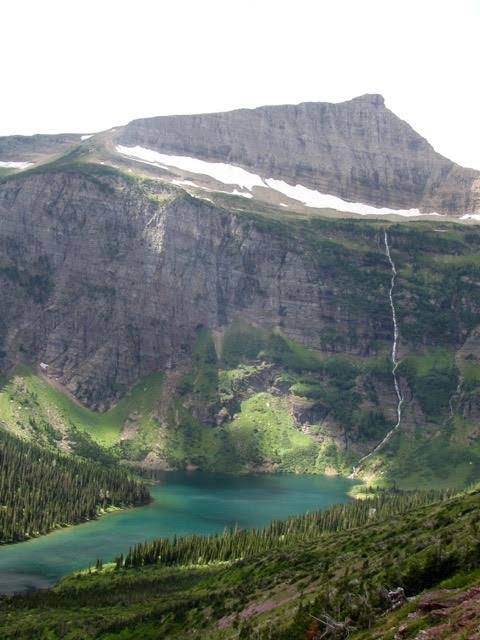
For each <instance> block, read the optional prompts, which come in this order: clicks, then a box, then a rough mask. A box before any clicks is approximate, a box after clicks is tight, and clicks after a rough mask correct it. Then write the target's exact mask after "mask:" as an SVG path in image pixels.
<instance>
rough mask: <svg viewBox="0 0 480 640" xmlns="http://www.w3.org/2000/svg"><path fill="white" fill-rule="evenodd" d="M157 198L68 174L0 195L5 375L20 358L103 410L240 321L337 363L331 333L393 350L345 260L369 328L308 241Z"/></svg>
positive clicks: (339, 275) (386, 323)
mask: <svg viewBox="0 0 480 640" xmlns="http://www.w3.org/2000/svg"><path fill="white" fill-rule="evenodd" d="M160 188H161V187H160ZM164 196H166V199H165V197H164ZM163 197H164V199H163V200H162V199H161V198H160V199H158V198H157V199H155V198H152V197H151V195H150V197H149V194H148V193H145V191H144V189H143V187H142V186H141V184H140V183H137V182H136V181H134V180H132V181H129V180H126V179H124V178H122V177H119V176H113V175H110V176H108V177H105V176H100V177H99V176H86V175H84V174H82V173H81V172H76V171H65V172H63V171H60V170H58V171H52V172H48V173H46V174H40V173H38V174H35V173H34V174H31V175H28V176H27V175H24V176H21V177H16V178H11V179H9V180H8V181H6V182H4V183H3V184H2V185H0V256H1V262H0V295H1V299H2V314H1V317H0V349H1V353H0V356H1V357H2V360H0V366H1V367H2V369H3V370H4V371H5V370H6V369H7V368H8V367H9V366H11V365H12V364H13V363H14V362H15V361H16V360H18V358H27V359H30V360H31V359H33V360H34V361H37V362H39V361H43V362H46V363H48V364H49V373H50V374H51V375H53V376H56V377H58V379H59V380H61V381H62V382H63V383H64V384H66V385H67V386H68V388H69V389H70V390H71V391H72V392H73V393H74V394H75V395H76V397H78V398H79V399H81V400H82V401H84V402H86V403H87V404H89V405H90V406H92V407H104V406H105V405H106V404H108V403H109V402H110V401H111V400H112V399H113V398H115V397H116V396H118V395H121V393H122V391H124V390H125V389H126V388H127V387H128V386H130V385H131V384H133V383H134V382H136V381H137V380H138V379H139V378H141V377H142V376H144V375H146V374H148V373H151V372H152V371H158V370H162V369H165V368H166V367H169V366H171V365H175V363H178V362H179V361H180V360H182V358H185V357H188V354H189V350H190V348H191V345H192V342H193V338H194V335H195V331H196V329H197V328H198V326H199V325H200V326H201V325H203V326H206V327H209V328H216V327H220V326H224V325H225V324H227V323H229V322H230V321H232V319H233V318H235V317H236V316H237V315H238V314H240V316H241V317H242V318H244V319H245V320H246V321H247V322H253V323H255V324H260V325H264V326H266V327H270V328H271V327H280V328H281V329H282V331H284V332H285V333H286V334H287V335H288V336H290V337H291V338H293V339H295V340H297V341H298V342H300V343H303V344H306V345H309V346H311V347H313V348H326V349H327V350H328V349H330V348H331V349H332V350H335V347H334V345H333V344H332V345H331V346H330V345H329V344H326V343H325V331H327V333H328V331H329V330H330V331H331V330H334V331H335V334H336V335H338V333H339V332H341V333H342V335H343V336H344V339H345V342H344V344H343V346H342V349H344V350H345V351H347V352H352V353H359V354H366V353H368V352H369V349H370V348H371V345H372V344H373V342H374V340H375V339H382V338H383V339H385V340H389V339H390V334H391V321H390V316H389V309H388V306H387V305H386V304H383V298H384V292H383V289H382V287H383V284H384V283H383V278H382V277H381V278H376V279H375V281H373V280H372V281H371V276H370V273H369V270H368V265H366V267H365V269H364V270H362V269H363V267H362V265H361V264H360V263H357V259H356V258H355V256H353V257H352V268H353V269H358V271H359V273H360V274H364V276H362V275H361V277H364V280H365V286H368V288H369V290H370V292H371V295H372V300H375V301H376V305H377V307H378V306H379V307H380V308H379V310H378V313H376V314H375V315H372V309H371V308H370V307H368V305H366V306H364V308H357V309H355V312H353V311H352V303H351V296H345V291H346V290H349V289H352V288H353V287H352V285H351V284H349V283H348V281H346V278H347V277H349V276H348V271H345V272H344V271H343V270H342V266H341V265H335V264H330V263H328V264H325V266H323V267H322V266H321V264H320V263H319V262H318V258H315V255H314V254H312V249H311V247H309V245H308V242H306V243H303V242H302V241H300V242H299V241H298V239H295V238H293V237H290V236H289V235H288V234H286V233H285V232H283V233H282V232H281V230H280V231H279V230H278V229H276V227H275V226H273V228H272V226H271V225H270V226H262V225H260V224H258V223H256V222H255V220H253V219H251V218H246V217H242V216H239V215H236V214H234V213H230V212H227V211H225V210H222V209H218V208H216V207H214V206H211V205H210V204H208V203H207V202H205V201H201V200H196V199H193V198H191V197H189V196H188V195H186V194H183V193H182V192H171V193H170V194H168V193H167V194H163ZM381 268H383V267H381ZM387 273H388V266H387V265H386V264H385V274H387ZM353 295H354V294H353ZM379 300H380V301H382V302H381V303H380V305H379V303H378V301H379Z"/></svg>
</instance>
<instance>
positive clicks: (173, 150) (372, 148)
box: [116, 95, 480, 215]
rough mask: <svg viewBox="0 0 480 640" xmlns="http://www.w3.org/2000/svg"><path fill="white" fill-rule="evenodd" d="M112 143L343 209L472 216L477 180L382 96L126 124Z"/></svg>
mask: <svg viewBox="0 0 480 640" xmlns="http://www.w3.org/2000/svg"><path fill="white" fill-rule="evenodd" d="M116 136H117V141H118V142H119V143H121V144H123V145H127V146H135V145H140V146H144V147H147V148H150V149H154V150H157V151H160V152H163V153H167V154H168V153H170V154H177V155H187V156H194V157H196V158H201V159H204V160H211V161H220V162H226V163H231V164H234V165H239V166H241V167H244V168H246V169H249V170H252V171H254V172H255V173H258V174H260V175H261V176H262V177H266V178H277V179H282V180H285V181H286V182H288V183H290V184H293V185H295V184H301V185H304V186H306V187H309V188H312V189H316V190H318V191H320V192H322V193H329V194H332V195H336V196H340V197H341V198H344V199H346V200H349V201H352V202H357V201H359V202H364V203H367V204H372V205H377V206H386V207H392V208H395V209H408V208H420V210H422V211H425V212H429V211H437V212H440V213H450V214H460V215H461V214H464V213H472V212H475V211H480V172H479V171H474V170H471V169H465V168H463V167H460V166H458V165H456V164H455V163H453V162H451V161H450V160H448V159H446V158H444V157H443V156H441V155H439V154H438V153H436V152H435V150H434V149H433V148H432V146H431V145H430V144H429V143H428V142H427V141H426V140H425V139H424V138H422V137H421V136H420V135H418V134H417V133H416V132H415V131H414V130H413V129H412V128H411V127H410V126H409V125H408V124H407V123H406V122H404V121H403V120H401V119H400V118H398V117H397V116H396V115H395V114H394V113H392V112H391V111H390V110H389V109H387V108H386V107H385V104H384V100H383V98H382V96H379V95H364V96H360V97H358V98H355V99H353V100H349V101H347V102H343V103H339V104H331V103H321V102H314V103H303V104H299V105H285V106H268V107H260V108H258V109H239V110H236V111H230V112H226V113H213V114H204V115H191V116H190V115H188V116H164V117H157V118H146V119H141V120H134V121H133V122H131V123H129V124H128V125H127V126H126V127H124V128H122V129H119V130H118V132H117V134H116Z"/></svg>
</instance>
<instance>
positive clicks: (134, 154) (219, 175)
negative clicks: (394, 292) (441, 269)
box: [116, 145, 480, 219]
mask: <svg viewBox="0 0 480 640" xmlns="http://www.w3.org/2000/svg"><path fill="white" fill-rule="evenodd" d="M116 150H117V151H118V153H121V154H122V155H125V156H128V157H129V158H133V159H135V160H138V161H140V162H145V163H147V164H152V165H154V166H157V167H160V168H161V169H166V170H168V167H175V168H176V169H181V170H183V171H187V172H189V173H196V174H201V175H205V176H209V177H211V178H214V179H215V180H217V181H218V182H222V183H223V184H225V185H235V186H237V187H240V188H242V189H246V190H247V191H251V190H252V189H253V188H254V187H263V188H270V189H273V190H274V191H277V192H279V193H282V194H284V195H286V196H288V197H289V198H292V200H297V201H298V202H301V203H303V204H304V205H305V206H307V207H315V208H317V209H335V210H336V211H343V212H345V213H357V214H359V215H362V216H366V215H387V214H388V215H397V216H403V217H408V218H413V217H418V216H440V214H439V213H436V212H434V213H420V211H419V210H418V209H390V208H388V207H374V206H371V205H368V204H363V203H361V202H347V201H346V200H343V199H342V198H339V197H337V196H332V195H329V194H326V193H320V192H319V191H316V190H315V189H309V188H308V187H304V186H303V185H301V184H297V185H295V186H293V185H290V184H288V183H287V182H284V181H283V180H276V179H274V178H266V179H263V178H261V177H260V176H259V175H257V174H255V173H251V172H250V171H246V170H245V169H242V168H241V167H237V166H234V165H231V164H226V163H224V162H207V161H205V160H199V159H198V158H192V157H190V156H174V155H168V154H165V153H159V152H158V151H154V150H153V149H147V148H145V147H141V146H138V145H137V146H135V147H126V146H123V145H118V146H117V147H116ZM187 182H188V181H184V182H183V184H187ZM176 184H180V182H177V183H176ZM192 186H196V187H197V188H202V187H200V186H199V185H195V184H192ZM203 188H204V189H205V187H203ZM207 190H208V189H207ZM218 193H230V194H231V195H237V196H243V197H244V198H252V197H253V196H252V194H251V193H245V192H244V191H243V192H242V191H238V190H237V189H234V191H233V192H228V191H219V192H218ZM280 206H282V207H288V205H286V204H285V203H283V202H282V203H280ZM479 219H480V218H479Z"/></svg>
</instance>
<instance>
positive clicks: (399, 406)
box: [350, 231, 403, 478]
mask: <svg viewBox="0 0 480 640" xmlns="http://www.w3.org/2000/svg"><path fill="white" fill-rule="evenodd" d="M385 254H386V256H387V258H388V261H389V262H390V268H391V271H392V278H391V280H390V289H389V291H388V299H389V302H390V309H391V310H392V322H393V343H392V352H391V362H392V376H393V385H394V387H395V394H396V396H397V421H396V423H395V426H394V427H393V428H392V429H390V431H389V432H388V433H387V435H386V436H385V437H384V438H383V440H381V441H380V442H379V443H378V444H377V445H376V446H375V447H374V448H373V449H372V450H371V451H370V452H369V453H367V454H366V455H365V456H363V458H360V460H359V461H358V464H357V466H356V467H354V468H353V472H352V474H351V475H350V478H354V477H355V476H356V474H357V471H358V470H359V468H360V467H361V465H362V463H363V462H365V460H367V459H368V458H370V456H372V455H373V454H375V453H377V451H378V450H379V449H381V448H382V447H383V445H384V444H386V443H387V442H388V441H389V440H390V438H391V436H392V434H393V433H394V432H395V431H396V430H397V429H398V427H399V426H400V424H401V422H402V404H403V396H402V392H401V390H400V385H399V383H398V377H397V367H398V365H399V362H398V360H397V347H398V336H399V331H398V322H397V313H396V311H395V304H394V302H393V291H394V289H395V280H396V278H397V270H396V269H395V263H394V261H393V260H392V256H391V255H390V246H389V244H388V235H387V232H386V231H385Z"/></svg>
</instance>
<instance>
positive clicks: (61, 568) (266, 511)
mask: <svg viewBox="0 0 480 640" xmlns="http://www.w3.org/2000/svg"><path fill="white" fill-rule="evenodd" d="M352 484H353V483H352V482H351V481H349V480H346V479H345V478H336V477H324V476H295V475H284V476H281V475H258V476H247V477H245V476H243V477H233V476H224V475H220V474H204V473H199V472H192V473H181V472H178V473H177V472H170V473H165V474H164V476H162V478H161V479H160V480H159V482H158V484H156V485H155V486H153V487H152V490H151V493H152V496H153V498H154V501H153V502H152V503H151V504H149V505H147V506H145V507H139V508H136V509H130V510H127V511H120V512H117V513H113V514H109V515H106V516H103V517H102V518H100V519H99V520H95V521H93V522H87V523H85V524H81V525H77V526H75V527H70V528H67V529H61V530H59V531H54V532H53V533H50V534H48V535H47V536H43V537H41V538H37V539H35V540H29V541H28V542H22V543H19V544H14V545H6V546H0V593H8V592H13V591H26V590H30V589H36V588H42V587H47V586H50V585H52V584H53V583H54V582H56V581H57V580H58V579H59V578H60V577H61V576H63V575H65V574H67V573H69V572H71V571H75V570H77V569H81V568H84V567H87V566H90V565H91V564H93V563H95V560H96V559H97V558H102V559H103V561H104V562H106V561H109V560H112V559H113V558H114V557H115V556H116V555H119V554H120V553H122V552H123V553H125V552H126V551H128V548H129V547H130V546H132V545H133V544H135V543H136V542H142V541H144V540H149V539H152V538H158V537H167V536H173V534H177V535H182V534H189V533H199V534H206V533H215V532H217V531H222V530H223V529H224V528H225V527H226V526H234V525H236V524H238V526H239V527H259V526H263V525H267V524H268V523H269V522H270V521H271V520H275V519H279V518H286V517H287V516H289V515H293V514H299V513H305V512H306V511H313V510H316V509H322V508H324V507H327V506H328V505H330V504H333V503H336V502H346V501H347V500H348V499H349V498H348V496H347V492H348V491H349V489H351V487H352Z"/></svg>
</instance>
